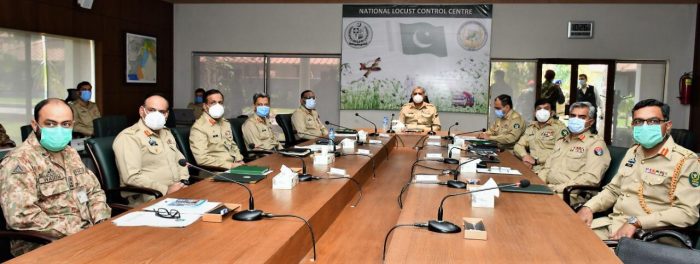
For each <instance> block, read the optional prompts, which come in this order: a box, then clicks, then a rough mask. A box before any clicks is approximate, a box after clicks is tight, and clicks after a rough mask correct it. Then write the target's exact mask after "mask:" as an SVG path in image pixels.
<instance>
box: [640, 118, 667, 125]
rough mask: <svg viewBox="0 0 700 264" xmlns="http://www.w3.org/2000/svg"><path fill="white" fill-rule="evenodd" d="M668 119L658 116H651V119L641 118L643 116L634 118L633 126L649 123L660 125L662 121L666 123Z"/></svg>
mask: <svg viewBox="0 0 700 264" xmlns="http://www.w3.org/2000/svg"><path fill="white" fill-rule="evenodd" d="M667 121H668V120H666V119H658V118H649V119H641V118H635V119H634V120H632V126H641V125H644V124H647V125H660V124H661V123H665V122H667Z"/></svg>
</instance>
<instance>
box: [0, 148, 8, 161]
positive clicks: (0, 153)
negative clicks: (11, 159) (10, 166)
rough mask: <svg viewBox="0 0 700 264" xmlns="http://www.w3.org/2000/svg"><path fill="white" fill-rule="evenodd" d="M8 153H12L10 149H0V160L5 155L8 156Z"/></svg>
mask: <svg viewBox="0 0 700 264" xmlns="http://www.w3.org/2000/svg"><path fill="white" fill-rule="evenodd" d="M7 153H10V151H9V150H3V151H0V162H2V160H3V159H4V158H5V156H7Z"/></svg>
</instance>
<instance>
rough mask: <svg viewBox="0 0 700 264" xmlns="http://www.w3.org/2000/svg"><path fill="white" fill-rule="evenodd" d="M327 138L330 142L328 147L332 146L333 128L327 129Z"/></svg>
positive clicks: (333, 138)
mask: <svg viewBox="0 0 700 264" xmlns="http://www.w3.org/2000/svg"><path fill="white" fill-rule="evenodd" d="M328 138H330V139H331V140H330V141H329V142H328V144H329V145H333V142H332V141H334V140H335V128H333V127H331V128H330V129H328Z"/></svg>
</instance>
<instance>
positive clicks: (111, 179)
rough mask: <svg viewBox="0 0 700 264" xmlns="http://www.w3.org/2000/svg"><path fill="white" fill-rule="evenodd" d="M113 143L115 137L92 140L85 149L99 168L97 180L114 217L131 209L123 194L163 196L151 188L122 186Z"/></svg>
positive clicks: (86, 144)
mask: <svg viewBox="0 0 700 264" xmlns="http://www.w3.org/2000/svg"><path fill="white" fill-rule="evenodd" d="M112 143H114V137H101V138H90V139H88V140H86V141H85V148H86V149H87V151H88V153H90V156H91V157H92V160H93V161H94V162H95V165H96V168H97V179H98V180H99V181H100V185H101V186H102V189H103V190H104V191H105V194H106V196H107V203H108V204H109V206H110V207H112V215H117V214H119V213H121V212H124V211H126V210H129V209H131V207H129V206H128V204H129V202H128V201H127V199H126V198H123V197H122V196H121V192H133V193H140V194H147V195H153V196H155V197H156V198H159V197H161V196H163V194H162V193H160V192H159V191H157V190H153V189H149V188H143V187H136V186H124V187H122V186H120V181H119V170H118V169H117V162H116V159H115V155H114V150H113V149H112ZM115 211H116V212H115Z"/></svg>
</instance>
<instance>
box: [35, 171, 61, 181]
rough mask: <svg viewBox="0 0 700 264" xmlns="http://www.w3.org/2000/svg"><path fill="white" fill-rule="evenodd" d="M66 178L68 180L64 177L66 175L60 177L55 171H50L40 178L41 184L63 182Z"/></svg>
mask: <svg viewBox="0 0 700 264" xmlns="http://www.w3.org/2000/svg"><path fill="white" fill-rule="evenodd" d="M65 178H66V176H64V175H59V174H56V173H54V172H53V171H48V172H47V173H46V174H44V175H42V176H41V177H39V184H45V183H50V182H55V181H58V180H63V179H65Z"/></svg>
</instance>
